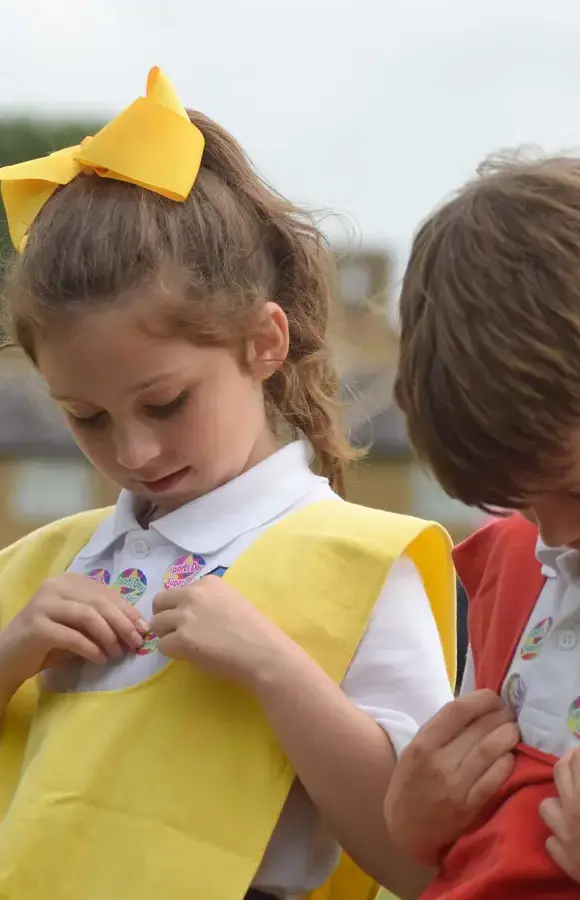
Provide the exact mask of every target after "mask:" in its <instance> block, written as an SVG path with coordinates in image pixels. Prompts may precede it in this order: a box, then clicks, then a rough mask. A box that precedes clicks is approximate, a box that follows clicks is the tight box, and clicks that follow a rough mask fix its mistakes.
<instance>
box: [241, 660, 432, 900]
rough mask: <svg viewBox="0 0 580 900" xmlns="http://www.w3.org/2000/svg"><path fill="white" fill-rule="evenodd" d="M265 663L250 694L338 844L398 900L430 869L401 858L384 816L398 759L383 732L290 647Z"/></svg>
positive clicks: (413, 891)
mask: <svg viewBox="0 0 580 900" xmlns="http://www.w3.org/2000/svg"><path fill="white" fill-rule="evenodd" d="M289 644H290V646H288V648H287V649H286V652H285V653H281V654H279V655H278V656H277V657H276V658H272V659H271V660H270V661H269V664H268V665H267V666H264V667H262V669H261V672H260V674H259V676H258V678H257V681H256V683H255V686H254V693H255V696H256V697H257V699H258V701H259V703H260V704H261V706H262V708H263V710H264V712H265V714H266V715H267V717H268V719H269V721H270V723H271V725H272V728H273V729H274V731H275V732H276V735H277V736H278V739H279V740H280V743H281V744H282V746H283V747H284V750H285V751H286V754H287V756H288V759H289V760H290V763H291V765H292V767H293V768H294V770H295V771H296V773H297V775H298V777H299V778H300V781H301V782H302V784H303V785H304V787H305V789H306V791H307V792H308V794H309V796H310V798H311V799H312V802H313V803H314V804H315V806H316V807H317V808H318V809H319V810H320V812H321V814H322V815H323V817H324V819H325V821H326V822H327V824H328V826H329V828H330V829H331V831H332V833H333V834H334V836H335V837H336V839H337V840H338V842H339V843H340V845H341V846H342V847H343V848H344V849H345V850H346V851H347V853H348V854H349V855H350V856H352V858H353V859H354V860H355V861H356V862H357V863H358V864H359V865H360V866H361V868H362V869H364V870H365V871H366V872H368V873H369V875H371V876H372V877H373V878H375V879H376V880H377V881H378V882H380V883H381V884H383V885H385V886H386V887H388V888H389V889H390V890H392V891H394V892H395V893H396V894H397V896H398V897H400V898H402V900H414V898H415V897H418V896H419V895H420V893H421V892H422V890H424V888H425V887H426V885H427V884H428V883H429V882H430V881H431V880H432V878H433V876H434V871H433V870H430V869H426V868H422V867H420V866H417V865H416V864H415V863H413V862H412V861H411V860H410V859H404V858H403V854H402V853H401V850H400V849H399V848H398V847H396V846H395V845H394V843H393V842H392V840H391V838H390V835H389V832H388V830H387V826H386V824H385V819H384V815H383V805H384V799H385V795H386V792H387V787H388V784H389V780H390V778H391V775H392V773H393V770H394V767H395V763H396V757H395V751H394V749H393V746H392V744H391V742H390V740H389V738H388V737H387V735H386V734H385V732H384V731H383V729H382V728H381V727H380V726H379V725H377V724H376V723H375V722H374V721H373V720H372V719H371V718H370V717H369V716H368V715H367V714H366V713H364V712H362V711H361V710H359V709H357V708H356V707H355V706H353V704H352V703H351V701H350V700H349V699H348V698H347V697H346V696H345V694H344V693H343V692H342V691H341V690H340V688H338V687H337V686H336V685H335V684H334V682H333V681H331V679H330V678H328V677H327V675H326V674H325V673H324V672H323V671H322V670H321V669H320V668H319V667H318V666H317V665H316V663H314V662H313V661H312V660H311V659H310V657H309V656H307V654H306V653H304V651H302V650H301V649H300V648H299V647H297V646H296V645H295V644H293V643H291V642H289Z"/></svg>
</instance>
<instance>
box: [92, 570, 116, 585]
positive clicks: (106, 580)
mask: <svg viewBox="0 0 580 900" xmlns="http://www.w3.org/2000/svg"><path fill="white" fill-rule="evenodd" d="M87 578H91V579H92V580H93V581H98V582H99V584H110V582H111V573H110V572H107V570H106V569H93V570H92V571H91V572H89V574H88V575H87Z"/></svg>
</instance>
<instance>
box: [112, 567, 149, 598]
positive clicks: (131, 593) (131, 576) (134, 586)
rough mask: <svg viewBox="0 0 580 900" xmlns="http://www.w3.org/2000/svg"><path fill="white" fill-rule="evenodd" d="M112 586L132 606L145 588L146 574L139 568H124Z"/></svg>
mask: <svg viewBox="0 0 580 900" xmlns="http://www.w3.org/2000/svg"><path fill="white" fill-rule="evenodd" d="M113 587H114V588H115V590H116V591H118V592H119V593H120V594H121V596H122V597H124V598H125V600H126V601H127V602H128V603H131V605H132V606H134V605H135V604H136V603H137V601H138V600H139V598H140V597H142V596H143V594H144V593H145V591H146V589H147V576H146V575H145V572H142V571H141V569H125V570H124V571H123V572H121V574H120V575H118V576H117V578H116V580H115V584H114V585H113Z"/></svg>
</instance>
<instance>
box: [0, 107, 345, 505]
mask: <svg viewBox="0 0 580 900" xmlns="http://www.w3.org/2000/svg"><path fill="white" fill-rule="evenodd" d="M189 117H190V119H191V121H192V122H193V123H194V124H195V125H196V126H197V127H198V128H199V129H200V131H201V132H202V133H203V135H204V138H205V150H204V154H203V159H202V164H201V169H200V172H199V175H198V177H197V180H196V183H195V185H194V188H193V190H192V191H191V193H190V195H189V197H188V198H187V200H186V201H185V202H184V203H176V202H174V201H173V200H168V199H166V198H164V197H161V196H159V195H158V194H156V193H153V192H151V191H147V190H145V189H143V188H140V187H137V186H136V185H133V184H126V183H123V182H120V181H114V180H111V179H103V178H99V177H98V176H96V175H92V174H81V175H79V176H77V177H76V178H75V179H73V181H71V182H70V184H67V185H66V186H65V187H62V188H60V189H59V190H57V191H56V192H55V193H54V194H53V195H52V197H50V199H49V200H48V202H47V203H46V204H45V206H44V207H43V208H42V210H41V212H40V214H39V215H38V216H37V218H36V219H35V221H34V222H33V224H32V227H31V229H30V234H29V236H28V241H27V244H26V248H25V251H24V253H22V254H21V255H19V256H17V257H16V258H15V260H14V264H13V265H12V266H10V267H9V270H8V274H7V278H6V284H5V309H6V313H7V321H6V328H7V331H8V334H9V335H10V337H11V338H12V340H13V341H14V342H15V343H17V344H18V345H19V346H21V347H22V348H23V349H24V351H25V352H26V353H27V354H28V356H29V357H30V358H31V359H32V360H33V361H34V357H35V341H36V337H37V335H38V334H39V332H43V333H45V332H46V330H47V329H50V328H53V327H54V328H59V327H60V326H61V324H62V323H63V322H68V321H71V320H72V321H74V317H75V316H82V315H85V314H86V313H87V312H94V311H96V310H98V309H104V308H106V307H107V306H108V305H111V304H114V303H115V302H117V301H119V300H121V301H126V300H130V299H131V298H133V297H136V296H139V292H140V291H142V290H143V289H144V288H147V287H148V286H149V285H155V284H157V283H162V285H164V286H167V285H169V286H170V289H167V290H166V291H165V293H166V297H165V298H164V301H163V303H162V304H161V303H160V305H159V316H158V319H159V321H158V322H147V323H144V325H146V326H147V327H148V328H149V329H151V330H153V329H154V328H157V329H158V330H159V329H161V330H166V331H168V332H175V331H178V332H179V333H180V334H183V335H190V336H191V340H192V341H193V342H194V343H199V344H206V345H207V344H214V345H225V344H231V345H235V346H238V345H240V346H241V345H242V342H243V340H244V338H246V337H249V336H250V335H251V334H252V333H253V332H254V331H255V329H256V325H257V322H258V321H259V318H260V313H261V309H262V307H263V304H264V302H265V301H266V300H274V301H276V302H277V303H278V304H279V305H280V306H281V307H282V309H283V310H284V312H285V313H286V316H287V318H288V323H289V331H290V349H289V354H288V357H287V359H286V360H285V361H284V363H283V364H282V366H281V368H280V370H279V371H277V372H276V373H275V374H274V375H273V376H272V377H271V378H270V379H269V380H268V381H267V382H266V384H265V385H264V390H265V397H266V402H267V405H268V410H269V412H271V413H272V419H273V420H276V419H278V420H279V419H282V420H284V421H285V423H286V424H287V425H288V426H289V428H290V430H291V431H292V432H293V433H295V434H303V435H305V436H306V438H307V439H308V440H309V441H310V443H311V445H312V448H313V450H314V454H315V456H316V459H317V462H318V466H319V470H320V471H321V472H322V473H323V474H324V475H327V476H328V478H329V479H330V482H331V484H332V485H333V486H335V487H336V488H337V489H338V490H339V491H340V492H342V491H343V489H344V464H345V463H346V462H347V461H348V460H349V459H351V458H353V457H354V456H355V455H356V454H355V452H354V450H353V449H352V448H351V446H350V444H349V442H348V441H347V439H346V438H345V436H344V435H343V433H342V430H341V424H340V420H339V406H340V404H339V398H338V391H339V381H338V376H337V372H336V369H335V366H334V360H333V357H332V353H331V349H330V346H329V340H328V325H329V309H330V303H331V297H332V294H333V291H334V287H335V280H334V267H333V262H332V258H331V254H330V253H329V250H328V247H327V245H326V241H325V239H324V237H323V235H322V233H321V232H320V230H319V229H318V228H317V226H316V224H315V222H314V221H313V220H312V218H311V217H310V216H309V215H308V214H307V213H305V212H304V211H303V210H300V209H298V208H296V207H295V206H293V205H292V204H291V203H289V202H288V201H287V200H285V199H284V198H283V197H281V196H280V195H279V194H277V193H276V192H275V191H273V190H272V189H271V188H270V187H269V186H268V185H266V184H265V183H264V181H262V179H261V178H260V177H259V176H258V174H257V173H256V171H255V169H254V168H253V167H252V165H251V163H250V161H249V160H248V158H247V157H246V155H245V153H244V152H243V150H242V148H241V147H240V146H239V144H238V143H237V142H236V141H235V140H234V138H233V137H232V136H231V135H230V134H228V133H227V132H226V131H225V130H224V129H223V128H221V127H220V126H219V125H217V124H216V123H215V122H213V121H212V120H211V119H208V118H207V117H206V116H204V115H203V114H201V113H199V112H194V111H190V112H189Z"/></svg>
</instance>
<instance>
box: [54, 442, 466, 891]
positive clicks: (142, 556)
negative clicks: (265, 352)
mask: <svg viewBox="0 0 580 900" xmlns="http://www.w3.org/2000/svg"><path fill="white" fill-rule="evenodd" d="M324 499H335V500H336V502H341V501H340V498H339V497H337V495H336V494H334V493H333V492H332V490H331V489H330V487H329V485H328V482H327V481H326V479H323V478H320V477H318V476H316V475H314V474H313V473H312V472H311V470H310V468H309V453H308V448H307V447H306V446H305V445H304V444H301V443H299V442H297V443H294V444H291V445H289V446H287V447H285V448H284V449H282V450H280V451H278V452H277V453H276V454H274V455H273V456H271V457H269V458H268V459H266V460H265V461H264V462H262V463H260V464H259V465H257V466H256V467H255V468H253V469H251V470H249V471H248V472H246V473H244V474H243V475H241V476H240V477H239V478H236V479H235V480H234V481H232V482H230V483H229V484H226V485H224V486H223V487H220V488H218V489H217V490H215V491H213V492H212V493H211V494H208V495H206V496H204V497H201V498H200V499H198V500H195V501H193V502H192V503H189V504H187V505H186V506H184V507H182V508H181V509H178V510H176V511H175V512H172V513H170V514H168V515H166V516H164V517H162V518H159V519H157V520H155V521H153V522H152V523H151V525H150V527H149V528H148V529H147V530H145V529H143V528H142V527H141V526H140V525H139V522H138V521H137V519H136V518H135V514H134V511H133V507H134V498H133V497H132V496H131V495H130V494H128V493H126V492H123V493H122V494H121V496H120V498H119V501H118V503H117V506H116V508H115V511H114V513H113V514H112V515H111V516H110V517H109V518H107V519H106V520H105V521H104V522H103V523H102V524H101V525H100V527H99V528H98V529H97V531H96V532H95V534H94V535H93V536H92V538H91V539H90V541H89V542H88V544H87V545H86V546H85V547H84V549H83V550H82V551H81V553H80V554H79V555H78V556H77V558H76V559H75V560H74V562H73V563H72V565H71V567H70V568H71V570H72V571H75V572H79V573H82V574H87V575H88V574H89V573H92V572H94V570H97V571H100V570H106V571H107V572H108V573H109V574H110V583H111V584H113V583H114V582H115V580H116V578H117V576H118V574H119V573H121V572H123V571H124V570H126V569H130V570H133V569H138V570H141V571H142V572H143V573H145V574H146V578H147V585H146V589H145V590H144V592H143V594H142V595H141V596H140V597H139V599H138V601H137V603H136V607H137V608H138V609H139V610H140V611H141V612H142V614H143V617H144V618H145V619H148V618H149V617H150V615H151V604H152V600H153V598H154V596H155V594H156V593H157V592H158V591H159V590H161V589H162V588H163V584H164V573H166V572H167V569H168V567H169V566H170V565H171V564H172V563H173V562H174V561H175V559H176V558H178V557H181V556H183V555H187V554H197V555H198V556H200V557H202V558H203V563H204V565H203V568H202V569H201V570H200V572H199V573H198V574H197V577H200V576H202V575H204V574H209V573H210V572H212V571H213V570H214V569H215V568H216V567H219V566H223V567H228V566H230V565H231V564H232V563H233V562H234V561H235V559H236V558H237V557H239V556H240V555H241V554H242V553H243V552H244V551H245V550H246V549H247V548H248V547H249V546H250V544H251V543H252V542H253V541H254V540H255V539H256V537H257V536H258V535H259V534H260V533H261V532H262V531H263V530H265V529H266V528H268V527H269V526H270V525H272V524H273V523H274V522H276V521H278V520H279V519H281V518H283V517H284V516H285V515H288V514H289V513H291V512H293V511H294V510H297V509H299V508H301V507H304V506H306V505H308V504H310V503H313V502H316V501H319V500H324ZM135 583H138V582H135ZM166 662H167V660H166V659H165V658H164V657H163V656H162V655H161V654H160V653H159V652H158V651H153V652H151V653H149V654H147V655H143V656H138V655H135V656H131V657H128V658H126V659H125V660H124V661H122V662H121V663H114V664H110V665H107V666H97V665H93V664H91V663H86V664H80V665H76V666H74V667H73V666H70V667H68V668H67V669H66V670H63V671H59V672H56V671H55V672H51V673H50V674H49V676H48V680H49V681H50V688H51V689H52V690H59V691H93V690H115V689H118V688H121V687H126V686H128V685H132V684H136V683H139V682H140V681H142V680H144V679H146V678H149V677H150V676H151V675H152V674H153V673H154V672H155V671H157V670H158V669H159V668H161V667H163V666H164V665H165V664H166ZM342 687H343V690H344V691H345V693H346V694H347V695H348V696H349V697H350V698H351V700H352V701H353V703H355V704H356V705H357V706H358V707H359V708H360V709H362V710H364V711H365V712H367V713H368V714H369V715H370V716H372V718H374V719H375V721H377V722H378V723H379V724H380V725H381V726H382V727H383V728H384V729H385V731H386V732H387V733H388V734H389V737H390V739H391V741H392V743H393V745H394V747H395V749H396V751H397V752H400V751H401V750H402V749H403V748H404V747H405V746H406V745H407V743H408V742H409V741H410V740H411V738H412V737H413V736H414V734H415V733H416V731H417V729H418V728H419V726H420V725H421V724H423V722H425V721H426V720H427V719H429V718H430V717H431V716H432V715H433V714H434V713H435V712H437V710H438V709H440V708H441V706H443V704H445V703H446V702H447V701H448V700H449V699H451V689H450V687H449V684H448V680H447V676H446V672H445V665H444V660H443V653H442V650H441V646H440V642H439V637H438V633H437V628H436V625H435V622H434V619H433V615H432V613H431V609H430V605H429V601H428V598H427V596H426V593H425V589H424V587H423V584H422V581H421V578H420V575H419V573H418V571H417V569H416V567H415V565H414V564H413V563H412V562H411V560H410V559H407V558H402V559H400V560H398V561H397V562H396V563H395V564H394V566H393V567H392V569H391V571H390V573H389V577H388V578H387V581H386V583H385V585H384V587H383V589H382V591H381V593H380V596H379V597H378V598H377V605H376V608H375V611H374V614H373V616H372V619H371V622H370V624H369V626H368V629H367V632H366V634H365V636H364V638H363V640H362V642H361V644H360V646H359V648H358V651H357V653H356V655H355V657H354V659H353V662H352V664H351V667H350V669H349V671H348V673H347V675H346V677H345V679H344V682H343V685H342ZM337 752H339V748H337ZM337 858H338V851H337V847H336V844H335V842H334V841H333V840H332V838H331V837H330V836H329V834H328V833H327V832H326V830H325V829H324V827H323V826H322V824H321V821H320V817H319V815H318V813H317V811H316V810H315V808H314V807H313V806H312V804H311V803H310V801H309V799H308V797H307V795H306V794H305V792H304V790H303V789H302V787H301V786H300V785H299V784H298V783H296V784H295V786H294V788H293V790H292V791H291V794H290V797H289V798H288V801H287V804H286V807H285V809H284V810H283V813H282V816H281V818H280V821H279V823H278V826H277V828H276V830H275V832H274V835H273V837H272V840H271V843H270V846H269V848H268V850H267V852H266V855H265V857H264V860H263V863H262V866H261V868H260V870H259V872H258V874H257V877H256V879H255V886H256V887H260V888H261V889H262V890H267V891H271V892H274V893H277V894H279V895H280V896H285V895H286V894H290V893H300V892H303V891H307V890H310V889H312V888H314V887H316V886H317V885H319V884H320V883H322V882H323V881H324V880H325V878H326V877H327V876H328V875H329V874H330V872H331V871H332V868H333V867H334V865H335V863H336V860H337Z"/></svg>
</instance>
